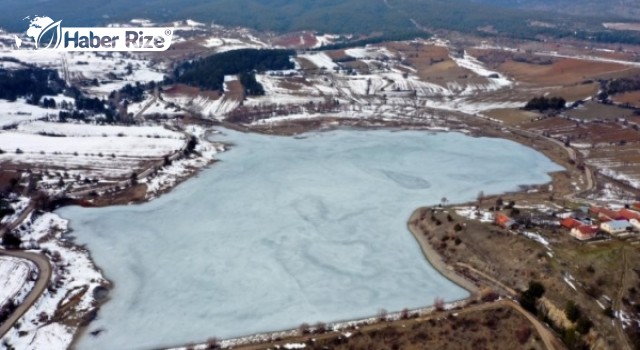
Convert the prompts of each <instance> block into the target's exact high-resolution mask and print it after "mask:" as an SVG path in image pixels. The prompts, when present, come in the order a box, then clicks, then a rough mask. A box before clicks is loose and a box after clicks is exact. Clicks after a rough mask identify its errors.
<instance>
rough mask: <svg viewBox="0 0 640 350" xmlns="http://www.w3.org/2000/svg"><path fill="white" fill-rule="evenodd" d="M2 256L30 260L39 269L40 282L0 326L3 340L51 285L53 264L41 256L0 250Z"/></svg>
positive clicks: (0, 335)
mask: <svg viewBox="0 0 640 350" xmlns="http://www.w3.org/2000/svg"><path fill="white" fill-rule="evenodd" d="M0 255H6V256H11V257H14V258H19V259H25V260H29V261H31V262H33V263H34V264H36V266H37V267H38V280H37V281H36V284H35V285H34V286H33V289H32V290H31V292H29V295H28V296H27V298H26V299H25V300H24V301H23V302H22V304H20V306H18V308H17V309H16V310H15V311H14V312H13V314H11V316H10V317H9V318H8V319H7V321H5V322H4V323H2V325H0V338H2V337H4V335H5V334H6V333H7V332H8V331H9V330H10V329H11V327H13V325H14V324H15V323H16V322H18V320H20V318H21V317H22V316H23V315H24V314H25V313H26V312H27V311H28V310H29V308H31V306H33V304H34V303H35V302H36V300H38V298H39V297H40V295H42V293H43V292H44V290H45V289H46V288H47V286H48V285H49V281H50V280H51V264H50V263H49V260H48V259H47V258H45V257H44V256H43V255H41V254H35V253H27V252H23V251H13V250H4V249H0Z"/></svg>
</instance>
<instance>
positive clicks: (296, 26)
mask: <svg viewBox="0 0 640 350" xmlns="http://www.w3.org/2000/svg"><path fill="white" fill-rule="evenodd" d="M633 1H634V2H633V4H634V5H633V7H634V8H637V7H639V6H640V5H638V4H636V2H637V3H640V1H637V0H633ZM2 2H3V10H4V11H2V12H1V13H0V27H2V28H7V29H10V30H17V31H23V30H25V29H26V23H25V22H23V21H22V20H21V19H22V18H24V17H25V16H33V15H35V14H39V15H46V16H49V17H52V18H54V19H56V20H58V19H61V20H63V25H66V26H88V25H97V24H104V23H109V22H115V21H126V20H130V19H131V18H150V19H152V20H155V21H157V22H167V21H171V20H182V19H187V18H191V19H195V20H198V21H201V22H205V23H211V22H215V23H217V24H222V25H228V26H244V27H251V28H254V29H257V30H270V31H276V32H291V31H298V30H316V31H319V32H327V33H360V34H371V33H373V32H377V33H380V32H384V33H387V34H388V33H390V32H402V31H407V30H410V29H415V25H414V21H415V23H418V24H419V25H420V26H422V27H426V28H429V29H446V30H455V31H460V32H464V33H474V34H481V35H505V36H515V37H518V38H524V39H532V38H536V37H538V36H539V35H545V36H552V37H566V36H571V35H576V34H575V33H578V37H579V38H594V39H591V40H598V41H607V42H627V43H640V32H615V31H608V30H606V29H604V28H603V27H602V22H604V21H615V20H620V18H619V17H616V16H613V15H606V14H607V13H608V12H607V11H598V9H603V8H614V7H615V6H618V5H619V4H620V3H627V2H629V3H630V4H631V2H630V0H620V1H616V4H618V5H615V6H614V5H610V4H609V2H605V1H599V2H596V0H558V1H557V3H558V5H557V7H558V9H562V8H564V9H565V10H566V11H567V12H569V13H570V12H571V8H573V7H580V8H583V7H585V6H588V7H592V8H594V9H595V10H593V11H590V12H589V13H590V14H592V15H593V16H592V17H579V16H574V15H572V14H567V12H565V13H559V12H558V11H556V10H557V9H556V7H554V6H553V4H554V3H555V1H554V2H552V1H551V0H514V1H511V0H140V1H134V2H132V1H130V0H109V1H104V0H64V1H53V0H49V1H43V0H3V1H2ZM514 4H515V5H514ZM583 5H584V6H583ZM630 6H631V5H630ZM532 9H543V10H546V11H537V10H532ZM618 12H620V11H616V13H618ZM579 13H582V12H577V11H576V12H575V14H576V15H577V14H579ZM605 15H606V16H605ZM532 23H533V24H532ZM535 23H546V24H549V23H550V24H552V26H549V25H535Z"/></svg>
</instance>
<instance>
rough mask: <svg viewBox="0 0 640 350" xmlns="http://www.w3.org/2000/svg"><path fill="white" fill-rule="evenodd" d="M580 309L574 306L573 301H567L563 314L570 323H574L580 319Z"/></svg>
mask: <svg viewBox="0 0 640 350" xmlns="http://www.w3.org/2000/svg"><path fill="white" fill-rule="evenodd" d="M580 313H581V312H580V309H579V308H578V306H577V305H576V303H575V302H573V300H569V301H567V306H566V307H565V310H564V314H565V315H567V318H568V319H569V321H571V322H576V321H577V320H578V318H580Z"/></svg>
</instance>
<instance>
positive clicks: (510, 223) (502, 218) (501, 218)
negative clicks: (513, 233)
mask: <svg viewBox="0 0 640 350" xmlns="http://www.w3.org/2000/svg"><path fill="white" fill-rule="evenodd" d="M495 222H496V224H497V225H498V226H500V227H502V228H506V229H507V230H511V229H513V228H515V227H516V222H515V220H513V219H512V218H510V217H508V216H506V215H505V214H502V213H498V214H497V215H496V220H495Z"/></svg>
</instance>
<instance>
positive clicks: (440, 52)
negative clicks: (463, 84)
mask: <svg viewBox="0 0 640 350" xmlns="http://www.w3.org/2000/svg"><path fill="white" fill-rule="evenodd" d="M386 47H387V49H389V50H390V51H392V52H398V53H400V54H402V55H403V56H405V57H406V60H405V63H407V64H408V65H410V66H411V67H413V68H415V69H416V70H417V71H418V73H417V74H418V77H420V79H422V80H424V81H429V82H438V81H443V82H444V81H459V80H461V79H463V80H464V79H467V78H468V77H469V76H473V77H475V76H474V75H473V73H471V72H470V71H468V70H466V69H464V68H460V67H458V65H456V63H455V62H454V61H453V60H452V59H451V58H450V57H449V50H448V49H447V48H446V47H441V46H433V45H423V44H410V43H389V44H387V45H386ZM480 79H485V78H480Z"/></svg>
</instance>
